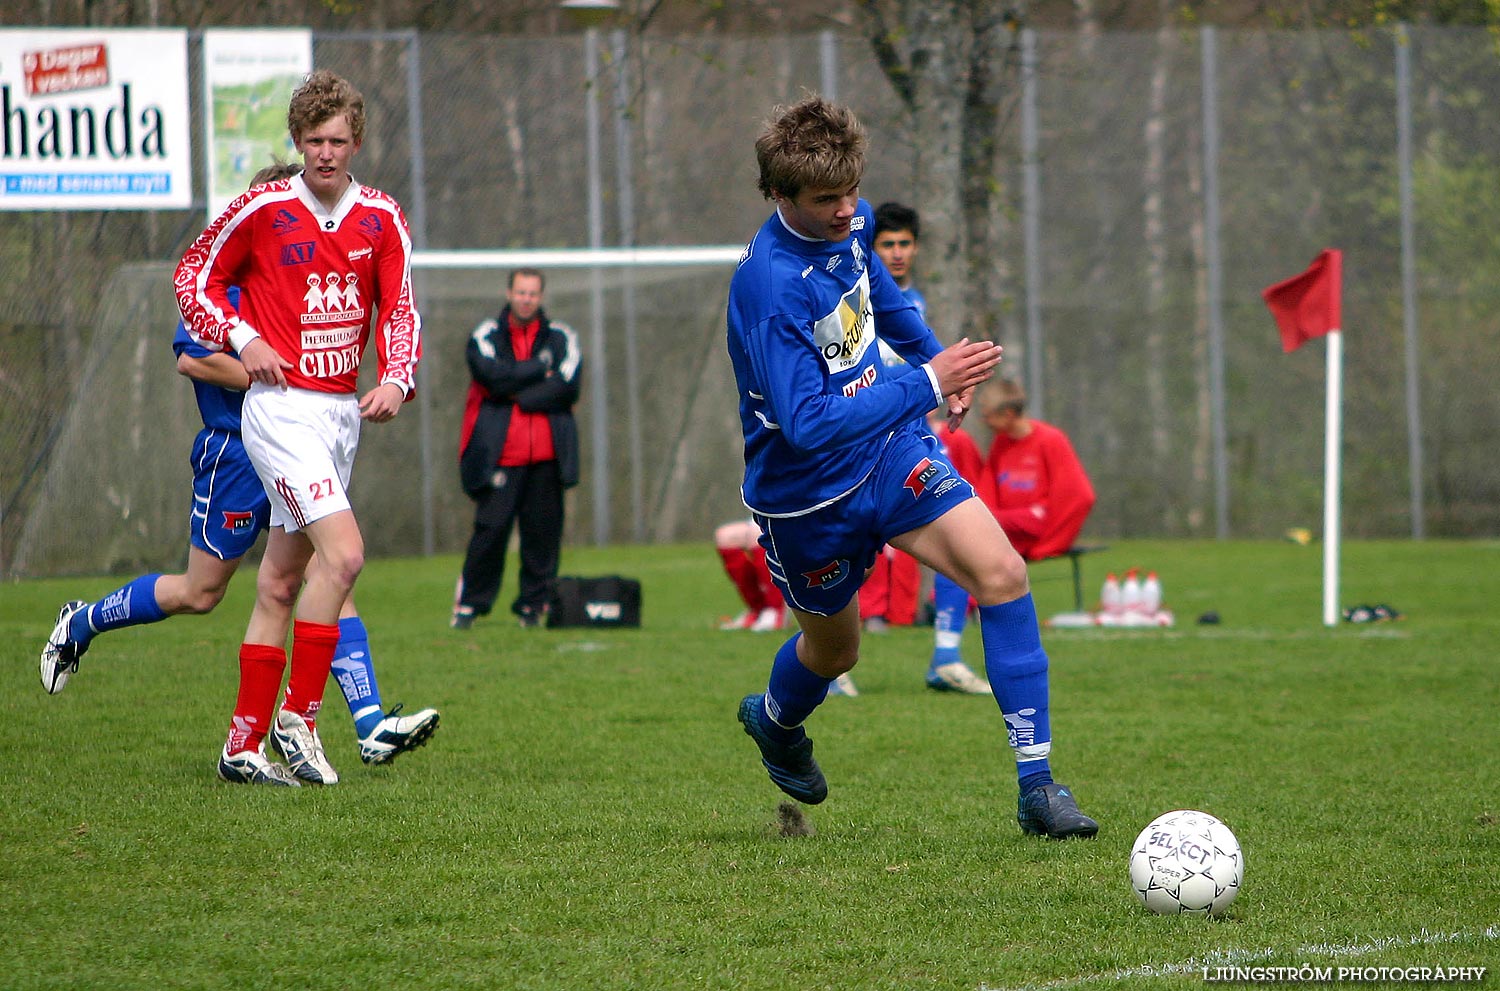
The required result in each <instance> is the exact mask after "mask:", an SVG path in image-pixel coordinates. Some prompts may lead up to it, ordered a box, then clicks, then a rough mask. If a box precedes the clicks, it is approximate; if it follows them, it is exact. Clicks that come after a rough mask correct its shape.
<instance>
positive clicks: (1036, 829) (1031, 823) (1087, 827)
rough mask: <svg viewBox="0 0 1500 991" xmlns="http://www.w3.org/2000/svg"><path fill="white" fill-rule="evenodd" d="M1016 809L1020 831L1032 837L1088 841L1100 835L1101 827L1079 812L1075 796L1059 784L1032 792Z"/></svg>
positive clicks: (1026, 795) (1023, 797)
mask: <svg viewBox="0 0 1500 991" xmlns="http://www.w3.org/2000/svg"><path fill="white" fill-rule="evenodd" d="M1016 805H1017V809H1016V821H1017V822H1019V823H1020V824H1021V831H1022V832H1024V833H1027V834H1029V835H1031V836H1047V837H1050V838H1052V839H1054V840H1065V839H1068V838H1069V837H1070V836H1077V837H1080V838H1082V839H1088V838H1089V837H1091V836H1093V835H1094V834H1095V833H1097V832H1099V824H1098V823H1097V822H1095V821H1094V820H1092V819H1090V818H1089V817H1088V816H1086V815H1084V814H1083V813H1082V812H1079V811H1078V803H1077V802H1075V801H1074V800H1073V793H1072V792H1070V791H1068V789H1067V788H1066V787H1064V786H1063V785H1060V784H1047V785H1042V786H1041V787H1040V788H1033V789H1031V790H1030V791H1028V792H1027V793H1026V794H1024V795H1022V796H1021V797H1020V799H1019V800H1018V801H1017V803H1016Z"/></svg>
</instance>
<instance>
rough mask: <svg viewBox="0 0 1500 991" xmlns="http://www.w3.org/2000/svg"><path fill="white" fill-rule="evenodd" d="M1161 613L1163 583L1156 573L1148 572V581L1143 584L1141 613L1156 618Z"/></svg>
mask: <svg viewBox="0 0 1500 991" xmlns="http://www.w3.org/2000/svg"><path fill="white" fill-rule="evenodd" d="M1160 611H1161V581H1160V580H1159V579H1158V578H1157V577H1156V572H1154V571H1148V572H1146V580H1145V581H1144V582H1142V583H1141V612H1143V613H1145V614H1146V615H1147V616H1155V615H1156V614H1157V613H1158V612H1160Z"/></svg>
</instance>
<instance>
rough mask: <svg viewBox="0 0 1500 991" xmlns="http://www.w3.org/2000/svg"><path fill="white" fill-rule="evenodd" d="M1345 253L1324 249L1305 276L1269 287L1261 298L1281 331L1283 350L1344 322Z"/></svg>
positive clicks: (1293, 348) (1334, 328)
mask: <svg viewBox="0 0 1500 991" xmlns="http://www.w3.org/2000/svg"><path fill="white" fill-rule="evenodd" d="M1343 294H1344V253H1343V252H1342V251H1340V250H1338V249H1337V248H1324V249H1323V250H1322V252H1320V253H1319V254H1318V257H1317V258H1314V259H1313V263H1312V264H1311V265H1309V266H1308V267H1307V271H1306V272H1303V273H1302V274H1301V275H1294V276H1292V277H1291V278H1290V279H1286V280H1284V281H1281V282H1278V283H1276V284H1275V285H1274V286H1268V287H1266V288H1265V289H1262V290H1261V291H1260V295H1261V297H1262V298H1263V299H1264V300H1265V301H1266V306H1268V307H1270V310H1271V315H1272V316H1274V317H1275V318H1276V326H1277V327H1278V328H1280V330H1281V350H1282V351H1283V352H1291V351H1295V350H1297V349H1298V348H1300V347H1301V346H1302V345H1303V343H1304V342H1306V341H1310V340H1312V339H1313V338H1314V337H1322V336H1323V335H1324V334H1326V333H1328V332H1329V331H1330V330H1338V329H1339V328H1340V327H1341V326H1342V325H1343V322H1344V315H1343Z"/></svg>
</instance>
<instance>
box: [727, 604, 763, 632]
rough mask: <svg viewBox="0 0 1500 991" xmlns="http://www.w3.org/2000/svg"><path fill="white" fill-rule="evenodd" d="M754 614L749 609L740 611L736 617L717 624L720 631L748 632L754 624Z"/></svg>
mask: <svg viewBox="0 0 1500 991" xmlns="http://www.w3.org/2000/svg"><path fill="white" fill-rule="evenodd" d="M755 619H756V614H755V613H754V612H752V611H751V610H749V609H745V610H742V611H741V612H740V614H739V615H738V616H734V617H732V618H730V619H726V620H724V622H722V623H720V624H719V629H721V630H748V629H750V627H751V625H752V624H754V622H755Z"/></svg>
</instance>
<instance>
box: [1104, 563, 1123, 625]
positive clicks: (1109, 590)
mask: <svg viewBox="0 0 1500 991" xmlns="http://www.w3.org/2000/svg"><path fill="white" fill-rule="evenodd" d="M1099 611H1100V612H1102V613H1104V614H1105V615H1107V616H1118V615H1119V614H1120V611H1121V603H1120V579H1119V577H1118V576H1117V575H1115V573H1114V572H1110V573H1109V574H1107V575H1105V576H1104V587H1103V588H1102V589H1100V590H1099Z"/></svg>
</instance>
